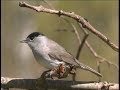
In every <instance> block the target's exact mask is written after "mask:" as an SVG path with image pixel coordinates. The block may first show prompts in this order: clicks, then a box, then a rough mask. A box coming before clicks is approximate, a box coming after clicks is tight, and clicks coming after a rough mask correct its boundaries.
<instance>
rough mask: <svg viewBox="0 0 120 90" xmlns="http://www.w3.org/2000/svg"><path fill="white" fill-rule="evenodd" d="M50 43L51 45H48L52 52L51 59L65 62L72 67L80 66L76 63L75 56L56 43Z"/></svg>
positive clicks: (50, 53) (50, 52)
mask: <svg viewBox="0 0 120 90" xmlns="http://www.w3.org/2000/svg"><path fill="white" fill-rule="evenodd" d="M50 43H51V45H48V47H49V48H50V51H49V54H48V55H49V56H50V58H53V59H57V60H59V61H64V62H66V63H68V64H71V65H75V66H76V65H77V66H78V64H77V63H76V62H75V58H74V56H72V55H71V54H70V53H68V52H67V51H66V50H65V49H64V48H63V47H62V46H60V45H59V44H57V43H56V42H54V41H50Z"/></svg>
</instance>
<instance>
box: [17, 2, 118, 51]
mask: <svg viewBox="0 0 120 90" xmlns="http://www.w3.org/2000/svg"><path fill="white" fill-rule="evenodd" d="M19 6H20V7H26V8H30V9H33V10H36V11H37V12H45V13H50V14H56V15H58V16H61V15H64V16H67V17H71V18H73V19H75V20H76V21H77V22H79V23H81V24H82V27H83V28H86V29H87V30H89V31H91V32H92V33H94V34H95V35H96V36H98V37H99V38H100V39H102V40H103V41H104V42H105V43H106V44H108V45H109V46H110V47H111V48H112V49H113V50H115V51H117V52H118V51H119V48H118V46H116V45H115V44H114V43H112V42H111V40H110V39H108V38H107V37H106V36H104V35H103V34H102V33H100V32H99V31H98V30H96V29H95V28H94V27H93V26H91V24H90V23H89V22H88V21H86V20H85V19H84V18H83V17H81V16H79V15H77V14H75V13H74V12H65V11H62V10H60V11H58V10H53V9H49V8H45V7H43V6H42V5H40V6H33V5H30V4H27V3H25V2H20V3H19Z"/></svg>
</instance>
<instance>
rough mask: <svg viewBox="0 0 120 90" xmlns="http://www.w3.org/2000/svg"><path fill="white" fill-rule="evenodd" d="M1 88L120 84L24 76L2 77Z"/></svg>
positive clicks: (109, 89) (110, 87)
mask: <svg viewBox="0 0 120 90" xmlns="http://www.w3.org/2000/svg"><path fill="white" fill-rule="evenodd" d="M1 88H4V89H8V88H20V89H34V90H38V89H44V88H48V89H69V90H71V89H72V90H73V89H74V90H76V89H77V90H78V89H82V90H84V89H88V90H90V89H92V90H93V89H94V90H98V89H100V90H103V89H104V90H118V89H119V84H115V83H107V82H99V83H97V82H94V81H89V82H88V81H87V82H85V81H75V82H73V81H68V80H67V81H65V80H50V79H47V80H45V81H42V79H23V78H8V77H1Z"/></svg>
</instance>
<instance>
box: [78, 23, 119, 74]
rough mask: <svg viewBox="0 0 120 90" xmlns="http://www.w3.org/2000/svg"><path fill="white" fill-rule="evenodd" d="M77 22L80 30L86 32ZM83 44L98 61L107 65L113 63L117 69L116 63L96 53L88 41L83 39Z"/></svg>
mask: <svg viewBox="0 0 120 90" xmlns="http://www.w3.org/2000/svg"><path fill="white" fill-rule="evenodd" d="M78 24H79V26H80V28H81V29H82V31H83V32H84V34H86V31H85V30H84V28H82V26H81V24H80V23H78ZM85 44H86V46H87V47H88V48H89V50H90V51H91V53H92V54H93V55H94V56H95V57H96V58H97V61H98V63H102V62H106V63H107V64H108V65H113V66H115V67H116V68H117V69H118V65H116V64H114V63H112V62H110V61H108V60H107V59H105V58H104V57H102V56H100V55H98V54H97V53H96V52H95V50H94V49H93V48H92V46H91V45H90V44H89V42H88V41H87V40H86V41H85ZM99 73H100V72H99Z"/></svg>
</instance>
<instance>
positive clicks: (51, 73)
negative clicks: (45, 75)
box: [49, 68, 57, 80]
mask: <svg viewBox="0 0 120 90" xmlns="http://www.w3.org/2000/svg"><path fill="white" fill-rule="evenodd" d="M49 75H50V78H51V79H53V80H55V79H54V78H53V76H57V69H56V68H54V69H52V70H51V71H50V72H49Z"/></svg>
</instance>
